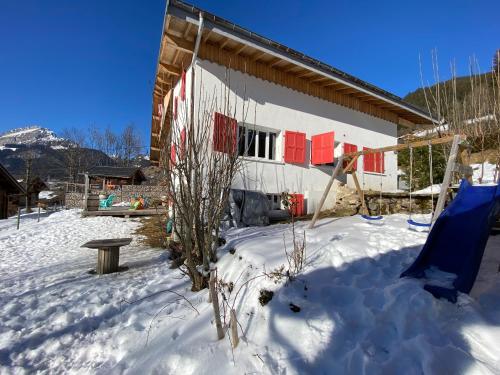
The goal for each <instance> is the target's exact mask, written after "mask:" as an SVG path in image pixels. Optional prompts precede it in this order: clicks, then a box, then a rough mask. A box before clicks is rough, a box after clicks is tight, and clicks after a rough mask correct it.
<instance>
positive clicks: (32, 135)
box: [0, 125, 71, 150]
mask: <svg viewBox="0 0 500 375" xmlns="http://www.w3.org/2000/svg"><path fill="white" fill-rule="evenodd" d="M70 144H71V142H70V141H68V140H67V139H64V138H60V137H58V136H57V135H56V133H54V132H53V131H52V130H50V129H47V128H42V127H41V126H36V125H34V126H27V127H24V128H17V129H12V130H9V131H7V132H5V133H3V134H1V135H0V149H6V148H7V149H13V148H15V145H26V146H28V145H44V146H49V147H51V148H52V149H54V150H58V149H65V148H67V147H68V145H70Z"/></svg>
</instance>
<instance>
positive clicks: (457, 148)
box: [308, 135, 472, 229]
mask: <svg viewBox="0 0 500 375" xmlns="http://www.w3.org/2000/svg"><path fill="white" fill-rule="evenodd" d="M466 140H467V137H466V136H465V135H450V136H446V137H441V138H434V139H426V140H422V141H416V142H408V143H402V144H398V145H394V146H387V147H380V148H374V149H370V150H364V151H357V152H349V153H346V154H343V155H341V156H340V157H339V158H338V159H337V164H336V166H335V169H334V170H333V173H332V175H331V177H330V180H329V181H328V183H327V185H326V188H325V191H324V192H323V196H322V197H321V200H320V202H319V204H318V206H317V207H316V210H315V212H314V216H313V218H312V221H311V223H310V224H309V226H308V229H312V228H314V225H315V224H316V221H317V220H318V217H319V214H320V212H321V209H322V208H323V205H324V204H325V200H326V197H327V196H328V193H329V192H330V189H331V188H332V185H333V181H335V178H337V176H339V175H340V174H341V172H342V174H350V175H351V176H352V179H353V181H354V185H355V186H356V192H357V193H358V196H359V198H360V200H361V210H362V213H363V214H364V215H366V214H368V209H367V208H366V202H365V194H364V191H363V190H362V189H361V186H360V185H359V180H358V177H357V175H356V172H355V171H353V170H352V166H353V165H354V163H355V162H356V160H358V158H359V157H360V156H362V155H368V154H376V153H380V152H382V153H385V152H391V151H402V150H407V149H410V148H419V147H425V146H428V145H433V146H434V145H439V144H445V143H452V146H451V150H450V155H449V156H448V162H447V164H446V171H445V174H444V178H443V183H442V185H441V191H440V193H439V197H438V201H437V203H436V209H435V211H434V215H433V217H432V220H431V222H432V223H434V222H435V221H436V219H437V218H438V217H439V215H440V214H441V212H442V211H443V209H444V204H445V202H446V194H447V193H448V189H449V187H450V185H451V182H452V177H453V173H454V172H457V173H460V174H461V175H462V176H464V177H465V178H467V179H468V180H469V181H470V182H472V168H471V167H470V165H469V163H470V162H469V155H470V148H469V146H468V145H467V144H465V141H466ZM347 160H348V161H349V162H348V163H347V165H346V166H345V168H343V167H342V165H343V162H344V161H347ZM363 173H364V171H363Z"/></svg>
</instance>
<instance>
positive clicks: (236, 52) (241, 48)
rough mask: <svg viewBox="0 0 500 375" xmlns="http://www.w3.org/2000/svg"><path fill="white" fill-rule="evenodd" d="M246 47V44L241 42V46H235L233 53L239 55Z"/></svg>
mask: <svg viewBox="0 0 500 375" xmlns="http://www.w3.org/2000/svg"><path fill="white" fill-rule="evenodd" d="M247 47H248V46H247V45H246V44H242V45H241V47H238V48H236V49H235V50H234V52H233V53H234V54H236V55H239V54H240V53H242V52H243V50H244V49H245V48H247Z"/></svg>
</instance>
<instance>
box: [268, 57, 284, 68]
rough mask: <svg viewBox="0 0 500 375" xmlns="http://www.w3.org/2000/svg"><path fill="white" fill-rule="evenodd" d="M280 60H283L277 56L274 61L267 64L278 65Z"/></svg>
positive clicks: (272, 66)
mask: <svg viewBox="0 0 500 375" xmlns="http://www.w3.org/2000/svg"><path fill="white" fill-rule="evenodd" d="M282 62H283V60H282V59H280V58H279V57H278V58H276V59H275V60H274V61H272V62H271V64H269V66H270V67H271V68H274V67H275V66H276V65H279V64H280V63H282Z"/></svg>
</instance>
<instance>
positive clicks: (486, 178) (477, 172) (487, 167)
mask: <svg viewBox="0 0 500 375" xmlns="http://www.w3.org/2000/svg"><path fill="white" fill-rule="evenodd" d="M471 167H472V170H473V173H474V174H473V176H472V180H473V182H474V184H479V183H480V182H479V179H480V177H481V171H482V168H483V165H482V164H471ZM495 170H496V165H495V164H491V163H488V162H486V163H484V175H483V179H482V181H481V183H480V184H481V185H495V184H496V183H497V182H495ZM498 176H500V174H497V179H498ZM440 192H441V184H434V185H432V187H431V186H427V187H426V188H423V189H421V190H417V191H414V192H412V194H413V195H427V194H431V193H432V194H439V193H440Z"/></svg>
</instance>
